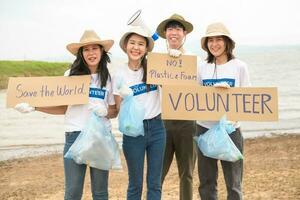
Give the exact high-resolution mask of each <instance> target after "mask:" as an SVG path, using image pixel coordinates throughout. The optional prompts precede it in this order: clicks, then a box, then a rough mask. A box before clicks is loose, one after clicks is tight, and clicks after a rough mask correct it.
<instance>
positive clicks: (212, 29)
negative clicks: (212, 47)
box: [201, 22, 235, 51]
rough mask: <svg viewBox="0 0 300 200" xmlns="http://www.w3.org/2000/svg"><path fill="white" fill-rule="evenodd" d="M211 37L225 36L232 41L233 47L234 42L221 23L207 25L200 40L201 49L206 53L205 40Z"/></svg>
mask: <svg viewBox="0 0 300 200" xmlns="http://www.w3.org/2000/svg"><path fill="white" fill-rule="evenodd" d="M213 36H226V37H228V38H229V39H230V40H231V41H232V44H233V46H234V45H235V42H234V40H233V39H232V36H231V35H230V32H229V30H228V29H227V28H226V26H225V25H224V24H223V23H220V22H217V23H213V24H210V25H208V27H207V29H206V33H205V35H204V36H203V37H202V38H201V47H202V49H203V50H205V51H208V49H207V47H206V44H205V40H206V38H208V37H213Z"/></svg>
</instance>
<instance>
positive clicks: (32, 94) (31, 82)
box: [6, 75, 90, 107]
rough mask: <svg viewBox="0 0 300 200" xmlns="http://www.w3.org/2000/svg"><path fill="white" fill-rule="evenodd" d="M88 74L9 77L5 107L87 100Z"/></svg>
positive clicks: (70, 103)
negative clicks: (19, 104) (21, 104)
mask: <svg viewBox="0 0 300 200" xmlns="http://www.w3.org/2000/svg"><path fill="white" fill-rule="evenodd" d="M89 85H90V76H89V75H84V76H67V77H66V76H56V77H55V76H51V77H45V76H44V77H10V78H9V82H8V90H7V100H6V105H7V107H14V106H15V105H16V104H18V103H22V102H25V103H29V104H30V105H31V106H35V107H39V106H40V107H41V106H58V105H74V104H85V103H87V102H88V96H89Z"/></svg>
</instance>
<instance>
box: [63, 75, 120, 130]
mask: <svg viewBox="0 0 300 200" xmlns="http://www.w3.org/2000/svg"><path fill="white" fill-rule="evenodd" d="M69 73H70V70H67V71H66V72H65V74H64V76H69ZM89 102H91V103H93V104H98V103H100V104H102V105H104V106H105V107H106V108H108V105H115V100H114V96H113V93H112V84H111V81H110V79H108V80H107V83H106V86H105V87H103V88H102V89H101V88H100V81H99V79H98V74H91V83H90V92H89ZM92 112H93V111H92V110H91V109H89V104H83V105H70V106H68V109H67V111H66V113H65V131H66V132H73V131H82V130H83V128H84V126H85V124H86V123H87V120H88V119H89V117H90V115H91V113H92ZM104 120H105V123H106V125H107V127H108V129H109V130H111V122H110V120H109V119H107V118H104Z"/></svg>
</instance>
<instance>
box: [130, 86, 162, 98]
mask: <svg viewBox="0 0 300 200" xmlns="http://www.w3.org/2000/svg"><path fill="white" fill-rule="evenodd" d="M130 88H131V89H132V91H133V96H137V95H140V94H144V93H146V92H147V85H146V83H140V84H137V85H133V86H131V87H130ZM154 90H157V85H150V91H154Z"/></svg>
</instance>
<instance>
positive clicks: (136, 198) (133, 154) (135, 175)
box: [123, 115, 166, 200]
mask: <svg viewBox="0 0 300 200" xmlns="http://www.w3.org/2000/svg"><path fill="white" fill-rule="evenodd" d="M144 129H145V135H144V136H138V137H130V136H126V135H123V152H124V156H125V159H126V163H127V167H128V177H129V184H128V189H127V199H128V200H140V199H141V197H142V191H143V174H144V159H145V154H146V155H147V179H146V182H147V199H149V200H159V199H161V181H160V180H161V173H162V165H163V155H164V149H165V143H166V136H165V128H164V125H163V122H162V120H161V119H160V115H159V117H155V118H153V119H149V120H144Z"/></svg>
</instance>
